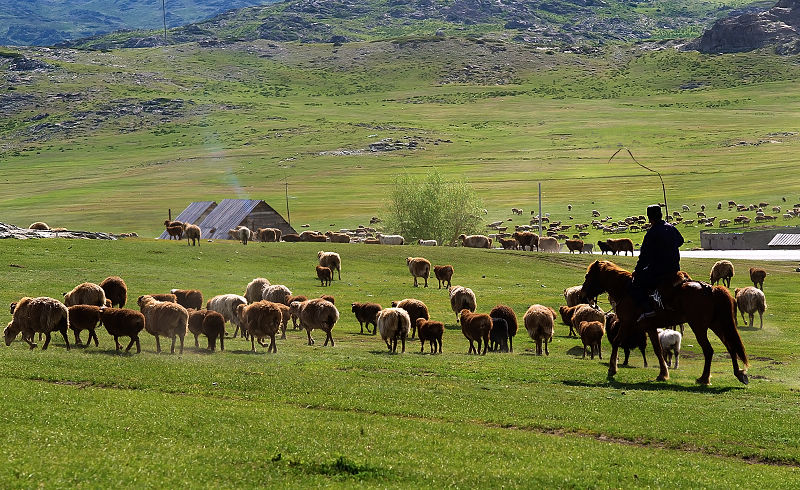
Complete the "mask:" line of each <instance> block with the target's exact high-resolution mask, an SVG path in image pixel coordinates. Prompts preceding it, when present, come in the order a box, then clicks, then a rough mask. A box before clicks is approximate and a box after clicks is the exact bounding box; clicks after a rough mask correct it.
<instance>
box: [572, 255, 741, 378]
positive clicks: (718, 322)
mask: <svg viewBox="0 0 800 490" xmlns="http://www.w3.org/2000/svg"><path fill="white" fill-rule="evenodd" d="M688 277H689V276H688V274H686V273H685V272H678V273H676V276H675V278H674V282H673V283H672V284H666V285H665V286H666V287H661V288H659V290H660V291H661V293H662V297H663V298H664V300H665V301H664V302H665V303H666V304H667V305H668V306H669V307H670V310H667V311H660V312H659V313H658V314H657V315H656V316H654V317H652V318H647V319H644V320H642V321H641V322H638V323H637V322H636V319H637V318H638V317H639V315H640V314H641V309H640V308H639V306H638V305H636V303H635V301H634V300H633V298H632V297H631V296H630V287H631V281H632V279H633V275H632V274H631V273H630V272H628V271H626V270H624V269H622V268H620V267H619V266H617V265H616V264H614V263H613V262H609V261H604V260H603V261H601V260H596V261H594V262H593V263H592V264H591V265H590V266H589V268H588V269H587V270H586V277H585V279H584V282H583V289H582V291H583V292H584V294H586V295H587V296H596V295H598V294H601V293H603V292H606V293H608V295H609V297H610V298H611V299H613V301H614V302H616V304H617V316H618V317H619V323H620V328H619V333H618V334H617V337H616V338H614V339H609V340H611V345H612V350H611V359H610V361H609V365H608V376H609V377H612V376H614V375H615V374H616V373H617V349H618V348H619V344H620V341H621V340H622V339H624V338H626V337H627V336H628V335H630V333H632V332H633V331H634V330H635V329H643V330H645V331H646V332H647V334H648V335H649V337H650V342H651V343H652V345H653V350H654V351H655V354H656V357H658V363H659V366H660V368H661V371H660V373H659V375H658V378H657V379H658V380H659V381H665V380H667V379H669V370H668V367H667V365H666V362H665V361H664V355H663V353H662V352H661V344H660V342H659V341H658V332H656V329H657V328H666V327H667V326H668V325H671V324H675V322H676V320H679V321H680V322H681V323H682V322H687V323H689V326H690V327H691V329H692V331H693V332H694V334H695V337H696V338H697V343H698V344H700V347H701V348H702V349H703V356H704V357H705V366H704V367H703V374H702V375H701V376H700V377H699V378H697V382H698V383H699V384H704V385H708V384H710V378H711V358H712V356H713V354H714V349H713V348H712V347H711V343H710V342H709V340H708V329H711V331H712V332H714V333H715V334H717V337H719V339H720V340H721V341H722V343H723V344H724V345H725V348H726V349H727V350H728V353H729V354H730V356H731V360H732V362H733V374H734V375H735V376H736V378H737V379H738V380H739V381H741V382H742V383H744V384H747V383H748V377H747V369H746V368H747V367H748V366H749V362H748V360H747V354H746V353H745V350H744V344H742V338H741V337H740V336H739V331H738V330H737V329H736V323H735V321H736V320H735V311H734V301H733V298H732V297H731V295H730V293H729V292H728V290H727V289H725V288H724V287H720V286H711V285H709V284H705V283H701V282H699V281H694V280H691V279H689V278H688ZM676 317H677V318H676ZM739 360H741V361H742V362H743V363H744V367H745V369H740V368H739V362H738V361H739Z"/></svg>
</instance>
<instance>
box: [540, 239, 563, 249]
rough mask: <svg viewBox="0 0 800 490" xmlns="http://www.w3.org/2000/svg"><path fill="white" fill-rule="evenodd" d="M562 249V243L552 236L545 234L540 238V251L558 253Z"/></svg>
mask: <svg viewBox="0 0 800 490" xmlns="http://www.w3.org/2000/svg"><path fill="white" fill-rule="evenodd" d="M560 249H561V245H559V244H558V240H556V239H555V238H553V237H551V236H543V237H540V238H539V251H540V252H550V253H558V251H559V250H560Z"/></svg>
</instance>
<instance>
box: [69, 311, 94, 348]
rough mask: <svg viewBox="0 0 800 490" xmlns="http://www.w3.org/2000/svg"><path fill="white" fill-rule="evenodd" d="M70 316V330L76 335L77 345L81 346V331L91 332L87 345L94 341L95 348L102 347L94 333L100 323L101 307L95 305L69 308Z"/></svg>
mask: <svg viewBox="0 0 800 490" xmlns="http://www.w3.org/2000/svg"><path fill="white" fill-rule="evenodd" d="M67 310H68V316H69V328H70V330H72V332H73V334H74V335H75V345H78V346H81V345H83V342H81V336H80V334H81V330H88V331H89V339H88V340H87V341H86V345H87V346H88V345H89V344H91V343H92V339H94V346H95V347H97V346H99V345H100V342H98V340H97V333H96V332H95V331H94V330H95V328H97V325H98V324H99V323H100V307H99V306H94V305H74V306H70V307H69V308H67Z"/></svg>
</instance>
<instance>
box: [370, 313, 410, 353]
mask: <svg viewBox="0 0 800 490" xmlns="http://www.w3.org/2000/svg"><path fill="white" fill-rule="evenodd" d="M377 321H378V330H379V331H380V332H381V338H382V339H383V341H384V342H386V347H388V348H389V352H397V340H398V339H400V340H401V342H402V345H403V348H402V350H401V352H405V351H406V337H408V331H409V330H410V329H411V320H410V318H409V316H408V313H407V312H406V311H405V310H403V309H402V308H386V309H385V310H381V311H380V313H378V318H377Z"/></svg>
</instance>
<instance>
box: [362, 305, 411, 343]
mask: <svg viewBox="0 0 800 490" xmlns="http://www.w3.org/2000/svg"><path fill="white" fill-rule="evenodd" d="M350 307H351V309H352V311H353V313H355V315H356V320H358V324H359V326H360V327H361V333H362V334H363V333H364V325H366V326H367V333H370V331H369V324H370V323H371V324H372V325H373V330H372V335H375V334H376V333H377V332H378V323H377V318H378V313H379V312H380V311H381V309H382V308H381V305H379V304H377V303H358V302H356V303H351V305H350ZM409 321H410V320H409Z"/></svg>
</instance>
